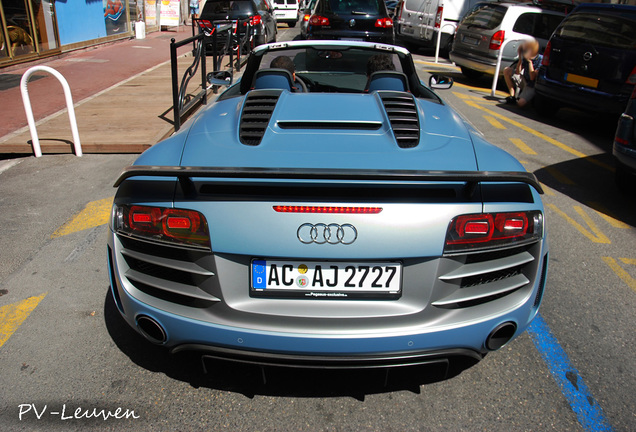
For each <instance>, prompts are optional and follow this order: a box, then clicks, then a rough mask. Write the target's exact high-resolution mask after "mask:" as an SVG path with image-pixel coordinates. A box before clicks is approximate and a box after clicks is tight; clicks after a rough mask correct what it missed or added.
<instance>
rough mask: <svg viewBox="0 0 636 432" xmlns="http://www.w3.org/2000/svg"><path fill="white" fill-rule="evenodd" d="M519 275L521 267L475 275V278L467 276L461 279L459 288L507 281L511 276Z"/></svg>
mask: <svg viewBox="0 0 636 432" xmlns="http://www.w3.org/2000/svg"><path fill="white" fill-rule="evenodd" d="M520 273H521V267H516V268H511V269H505V270H499V271H494V272H490V273H485V274H480V275H475V276H469V277H465V278H463V279H462V283H461V285H460V286H461V287H462V288H469V287H473V286H476V285H483V284H488V283H492V282H497V281H500V280H504V279H509V278H511V277H513V276H517V275H518V274H520Z"/></svg>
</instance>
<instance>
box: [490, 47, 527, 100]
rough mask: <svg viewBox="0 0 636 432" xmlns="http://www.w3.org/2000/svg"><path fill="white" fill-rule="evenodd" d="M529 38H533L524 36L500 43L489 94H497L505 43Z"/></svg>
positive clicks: (493, 95)
mask: <svg viewBox="0 0 636 432" xmlns="http://www.w3.org/2000/svg"><path fill="white" fill-rule="evenodd" d="M529 40H533V39H531V37H528V38H524V39H508V40H506V41H504V42H503V43H502V44H501V47H500V48H499V54H497V65H496V66H495V76H494V77H493V79H492V87H491V89H490V96H492V97H495V95H496V94H497V81H498V80H499V71H500V70H501V59H502V58H503V52H504V48H505V47H506V45H508V44H509V43H511V42H526V41H529ZM519 61H521V59H519Z"/></svg>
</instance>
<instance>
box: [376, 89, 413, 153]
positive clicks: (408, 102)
mask: <svg viewBox="0 0 636 432" xmlns="http://www.w3.org/2000/svg"><path fill="white" fill-rule="evenodd" d="M378 94H379V96H380V98H381V99H382V104H383V105H384V109H385V110H386V113H387V115H388V116H389V122H391V128H392V129H393V134H394V135H395V139H396V141H397V144H398V146H400V147H401V148H413V147H416V146H417V145H418V144H419V143H420V119H419V115H418V112H417V105H416V103H415V99H414V98H413V95H411V94H409V93H403V92H387V91H382V92H378Z"/></svg>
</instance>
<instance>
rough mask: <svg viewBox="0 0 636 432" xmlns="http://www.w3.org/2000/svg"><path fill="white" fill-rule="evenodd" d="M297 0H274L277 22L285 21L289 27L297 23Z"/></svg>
mask: <svg viewBox="0 0 636 432" xmlns="http://www.w3.org/2000/svg"><path fill="white" fill-rule="evenodd" d="M298 1H299V0H274V14H275V16H276V21H277V22H282V23H286V24H287V25H288V26H289V27H296V24H298V9H299V4H298Z"/></svg>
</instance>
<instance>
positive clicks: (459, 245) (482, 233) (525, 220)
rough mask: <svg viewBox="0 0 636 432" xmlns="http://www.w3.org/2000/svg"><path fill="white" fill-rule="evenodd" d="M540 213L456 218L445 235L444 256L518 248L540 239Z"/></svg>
mask: <svg viewBox="0 0 636 432" xmlns="http://www.w3.org/2000/svg"><path fill="white" fill-rule="evenodd" d="M542 236H543V215H542V214H541V212H539V211H530V212H513V213H479V214H469V215H461V216H457V217H455V218H454V219H453V220H452V221H451V223H450V225H449V226H448V231H447V233H446V245H445V247H444V252H445V253H455V252H471V251H475V250H483V249H493V248H502V247H509V246H515V245H518V244H524V243H529V242H533V241H537V240H539V239H541V237H542Z"/></svg>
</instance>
